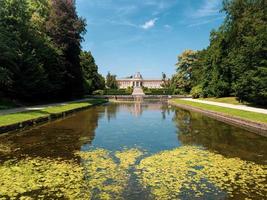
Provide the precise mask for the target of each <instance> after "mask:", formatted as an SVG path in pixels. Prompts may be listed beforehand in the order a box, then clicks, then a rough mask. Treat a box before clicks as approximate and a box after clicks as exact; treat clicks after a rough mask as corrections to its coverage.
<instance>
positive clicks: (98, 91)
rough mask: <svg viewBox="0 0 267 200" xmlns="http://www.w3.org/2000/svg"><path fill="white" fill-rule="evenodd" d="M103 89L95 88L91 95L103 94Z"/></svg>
mask: <svg viewBox="0 0 267 200" xmlns="http://www.w3.org/2000/svg"><path fill="white" fill-rule="evenodd" d="M104 94H105V91H104V90H96V91H94V92H93V95H104Z"/></svg>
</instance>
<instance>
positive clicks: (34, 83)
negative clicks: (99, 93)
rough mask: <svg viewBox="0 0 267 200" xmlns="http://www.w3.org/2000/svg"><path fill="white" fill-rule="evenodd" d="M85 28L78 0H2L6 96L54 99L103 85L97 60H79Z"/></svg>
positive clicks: (1, 80) (1, 78)
mask: <svg viewBox="0 0 267 200" xmlns="http://www.w3.org/2000/svg"><path fill="white" fill-rule="evenodd" d="M84 32H85V21H84V20H83V19H82V18H80V17H79V16H78V15H77V12H76V8H75V1H74V0H70V1H67V0H64V1H57V0H38V1H35V0H2V1H0V91H1V93H2V94H1V95H2V96H5V97H10V98H15V99H21V100H27V101H29V100H38V99H44V98H45V99H49V100H51V99H58V98H74V97H79V96H82V95H83V94H84V92H85V91H86V92H87V93H90V92H92V91H93V90H95V89H99V88H104V78H103V77H102V76H101V75H100V74H98V73H97V66H96V65H95V63H94V60H91V61H92V63H91V65H90V64H89V66H88V67H87V66H85V65H86V61H82V62H81V63H80V53H81V46H80V43H81V41H82V39H83V38H82V35H83V33H84ZM90 56H91V54H90ZM91 57H92V56H91ZM82 58H84V57H83V56H82ZM85 59H86V58H85ZM89 59H91V58H89ZM84 63H85V64H84ZM82 65H83V66H82ZM93 65H95V66H93ZM86 67H87V68H89V69H91V71H90V70H89V72H88V70H86ZM95 71H96V72H95ZM91 72H92V73H91ZM90 73H91V74H90ZM84 88H86V90H85V89H84Z"/></svg>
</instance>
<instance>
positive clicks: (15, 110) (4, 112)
mask: <svg viewBox="0 0 267 200" xmlns="http://www.w3.org/2000/svg"><path fill="white" fill-rule="evenodd" d="M86 100H89V99H80V100H76V101H68V102H61V103H52V104H45V105H37V106H29V107H18V108H11V109H4V110H0V115H7V114H13V113H18V112H26V111H32V110H42V109H44V108H47V107H51V106H64V105H66V104H68V103H75V102H82V101H86Z"/></svg>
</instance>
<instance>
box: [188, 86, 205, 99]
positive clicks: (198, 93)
mask: <svg viewBox="0 0 267 200" xmlns="http://www.w3.org/2000/svg"><path fill="white" fill-rule="evenodd" d="M191 95H192V97H193V99H197V98H199V97H202V96H203V90H202V86H201V85H197V86H195V87H193V88H192V90H191Z"/></svg>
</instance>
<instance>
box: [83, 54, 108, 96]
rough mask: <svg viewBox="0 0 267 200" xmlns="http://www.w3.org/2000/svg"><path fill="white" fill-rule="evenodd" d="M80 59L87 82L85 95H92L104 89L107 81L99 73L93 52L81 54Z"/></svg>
mask: <svg viewBox="0 0 267 200" xmlns="http://www.w3.org/2000/svg"><path fill="white" fill-rule="evenodd" d="M80 59H81V62H80V64H81V67H82V71H83V75H84V81H85V93H87V94H92V92H93V91H95V90H98V89H104V88H105V80H104V78H103V77H102V76H101V75H100V74H99V73H98V66H97V65H96V63H95V59H94V57H93V56H92V54H91V52H86V51H83V52H81V55H80Z"/></svg>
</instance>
